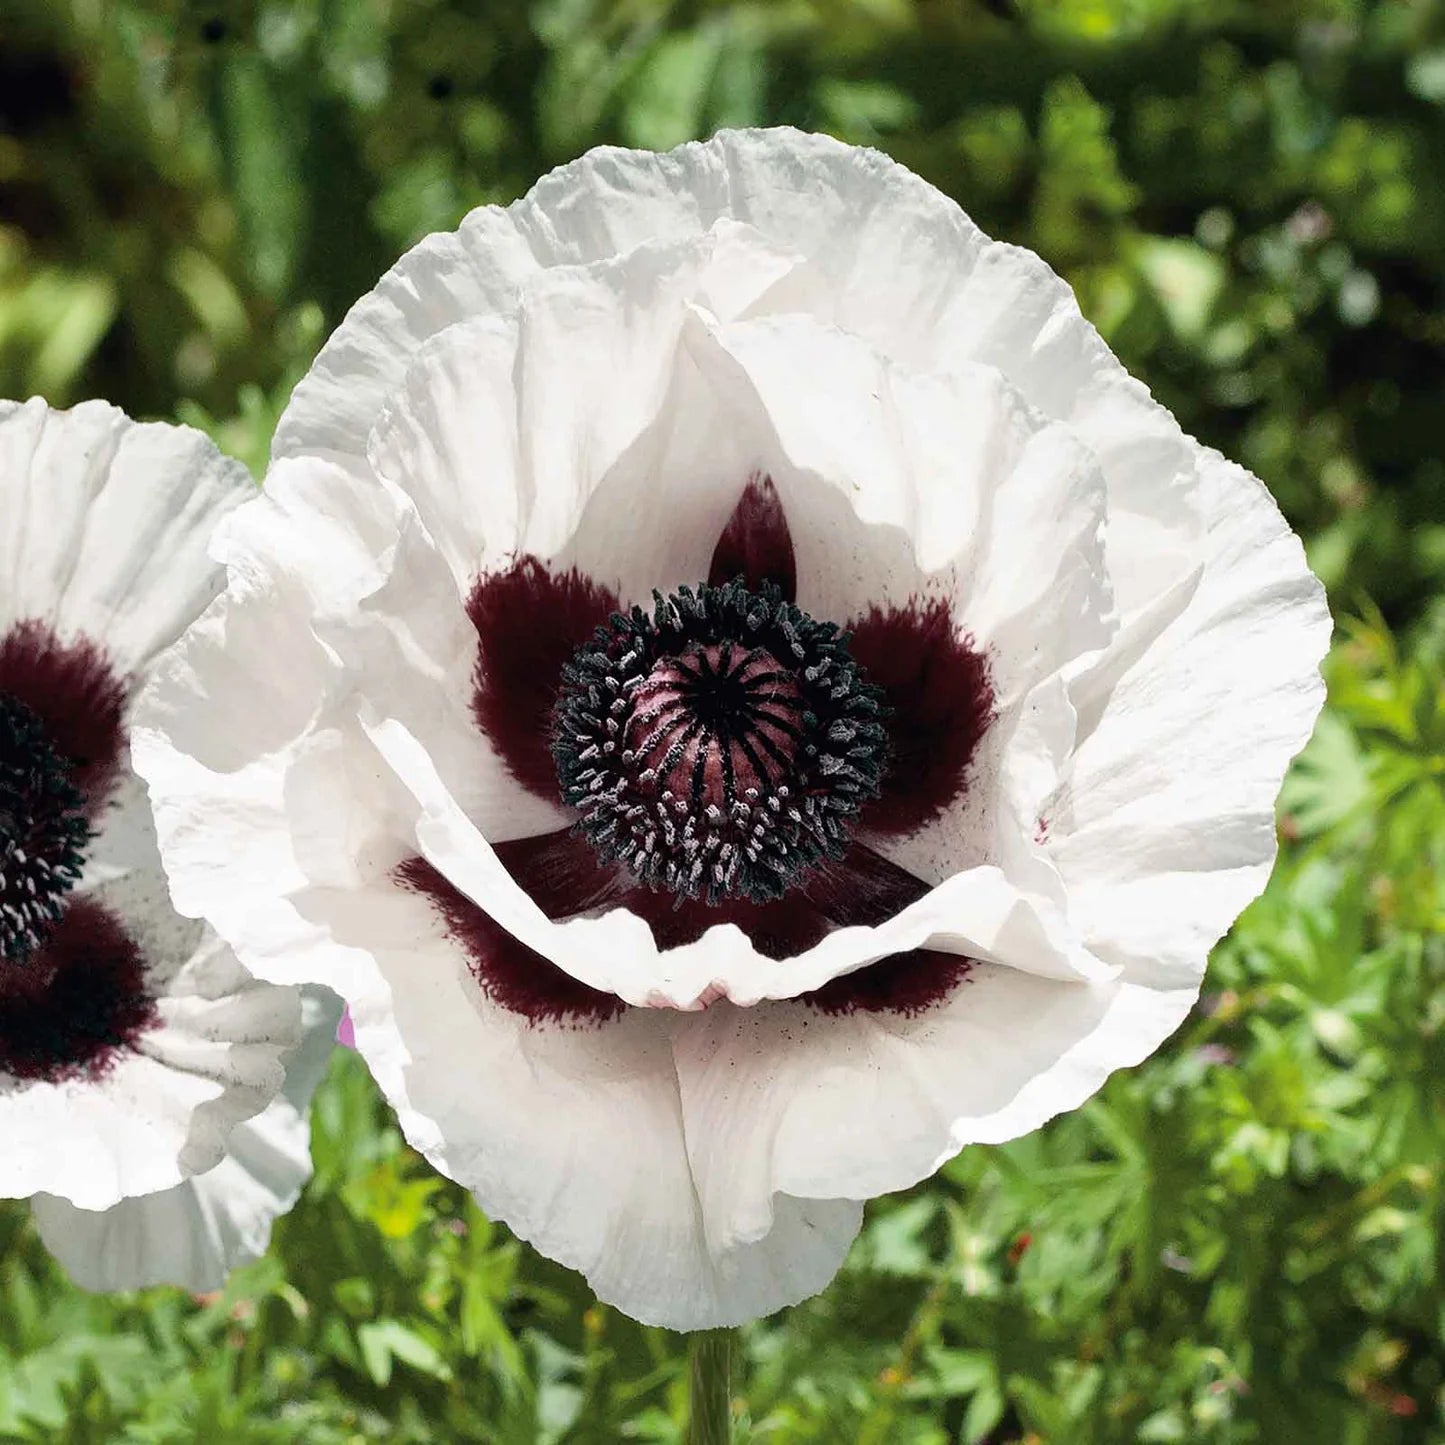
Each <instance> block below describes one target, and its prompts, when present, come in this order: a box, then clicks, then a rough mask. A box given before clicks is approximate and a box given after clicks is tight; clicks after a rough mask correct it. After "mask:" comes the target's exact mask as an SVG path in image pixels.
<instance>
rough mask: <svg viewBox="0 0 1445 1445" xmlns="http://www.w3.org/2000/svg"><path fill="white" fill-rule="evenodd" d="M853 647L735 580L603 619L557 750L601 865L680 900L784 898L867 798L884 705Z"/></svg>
mask: <svg viewBox="0 0 1445 1445" xmlns="http://www.w3.org/2000/svg"><path fill="white" fill-rule="evenodd" d="M847 643H848V639H847V636H846V634H844V633H841V632H840V631H839V630H838V628H837V627H836V626H834V625H833V624H832V623H830V622H819V621H816V620H815V619H814V618H812V617H809V616H808V614H807V613H805V612H802V611H800V610H799V609H798V608H797V607H796V606H794V605H793V604H792V603H791V602H787V601H785V600H784V599H783V597H782V594H781V592H780V591H779V589H778V588H776V587H773V586H764V587H762V588H760V589H758V590H750V589H749V588H748V587H746V586H745V585H744V584H743V582H742V581H741V580H738V581H734V582H729V583H726V584H725V585H722V586H711V585H701V586H699V587H698V588H696V589H695V590H694V589H692V588H688V587H682V588H679V589H678V590H677V591H676V592H674V593H671V594H670V595H668V596H666V597H663V596H661V595H660V594H654V607H653V609H652V612H651V613H650V614H649V613H647V612H644V611H643V609H642V608H640V607H634V608H633V609H632V612H631V613H630V614H629V615H625V616H624V615H623V614H621V613H617V614H614V616H613V617H612V620H611V622H610V623H609V624H607V625H605V626H603V627H600V628H598V630H597V632H596V633H595V635H594V636H593V638H592V640H591V641H590V642H588V643H587V644H585V645H584V646H583V647H581V648H580V649H579V650H578V652H577V654H576V655H575V656H574V657H573V659H572V661H571V662H570V663H569V664H568V665H567V667H566V668H565V669H564V670H563V673H562V688H561V691H560V693H559V695H558V699H557V705H556V709H555V711H554V714H553V737H552V754H553V757H554V759H555V761H556V764H557V776H558V780H559V782H560V785H561V791H562V796H563V799H564V800H565V801H566V802H567V803H569V804H570V805H571V806H572V807H574V808H576V809H577V811H578V813H579V815H580V818H579V827H580V829H581V831H582V832H583V834H584V835H585V836H586V838H587V839H588V841H589V842H590V843H591V844H592V847H593V848H594V850H595V851H596V852H597V854H598V856H599V858H601V859H603V860H604V861H612V860H616V861H618V862H620V863H622V864H623V865H624V866H625V867H626V868H627V869H628V870H629V871H630V872H631V873H632V874H634V875H635V876H636V877H637V878H638V879H639V880H640V881H641V882H643V883H645V884H647V885H648V886H649V887H651V888H655V889H659V890H666V891H668V892H671V893H674V894H676V895H677V896H678V897H679V898H703V899H705V900H706V901H707V902H709V903H716V902H719V901H720V900H722V899H724V898H730V897H734V898H735V897H744V898H749V899H752V900H754V901H756V902H765V901H767V900H769V899H773V898H778V897H781V896H782V895H783V894H784V893H785V892H786V891H787V890H788V889H789V888H790V887H791V886H792V885H793V884H794V883H796V882H797V881H799V880H800V879H801V877H802V876H803V875H804V874H805V872H806V871H807V870H808V869H809V868H811V867H812V866H813V865H814V864H816V863H818V862H819V861H821V860H822V859H824V858H838V857H841V856H842V854H843V851H844V849H845V847H846V845H847V842H848V833H849V825H850V824H851V822H852V820H853V819H854V818H855V817H856V815H857V814H858V812H859V810H860V809H861V808H862V807H863V805H864V804H865V803H867V802H868V801H869V800H870V799H872V798H874V797H876V796H877V795H878V785H879V780H880V778H881V777H882V775H883V771H884V768H885V765H886V763H887V756H888V735H887V731H886V729H885V727H884V722H885V719H886V716H887V712H888V709H887V707H886V705H885V704H884V702H883V697H882V693H881V692H880V691H879V689H878V688H876V687H874V686H872V685H871V684H870V683H869V682H867V681H866V680H865V679H864V677H863V674H862V672H861V670H860V669H859V667H858V665H857V663H856V662H854V660H853V658H852V656H851V655H850V654H849V651H848V645H847Z"/></svg>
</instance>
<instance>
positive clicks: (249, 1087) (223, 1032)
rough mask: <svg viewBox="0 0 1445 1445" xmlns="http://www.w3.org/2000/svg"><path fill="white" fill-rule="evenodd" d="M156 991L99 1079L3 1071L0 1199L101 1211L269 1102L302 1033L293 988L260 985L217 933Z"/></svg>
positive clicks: (168, 1172) (146, 1190) (216, 1150)
mask: <svg viewBox="0 0 1445 1445" xmlns="http://www.w3.org/2000/svg"><path fill="white" fill-rule="evenodd" d="M160 983H161V987H162V989H163V992H162V993H161V995H160V997H159V998H158V1000H157V1004H158V1008H159V1012H160V1020H159V1022H158V1023H157V1024H156V1025H155V1026H154V1027H152V1028H151V1029H149V1030H148V1031H147V1032H146V1033H144V1034H143V1035H142V1036H141V1038H140V1039H139V1041H138V1044H137V1047H136V1048H135V1050H133V1051H126V1052H124V1053H122V1054H121V1055H119V1056H118V1058H117V1059H116V1060H115V1062H114V1064H113V1065H112V1067H111V1068H110V1069H109V1071H108V1072H107V1073H105V1074H104V1075H103V1076H102V1077H100V1078H99V1079H95V1080H88V1079H82V1080H77V1081H72V1082H69V1083H61V1084H46V1083H34V1082H28V1083H27V1082H20V1081H17V1080H14V1079H11V1078H9V1077H7V1076H4V1075H0V1134H3V1136H4V1139H5V1150H4V1153H3V1156H0V1195H3V1196H5V1197H8V1198H17V1199H18V1198H26V1197H28V1196H30V1195H32V1194H37V1193H41V1192H44V1193H50V1194H57V1195H60V1196H62V1197H64V1198H66V1199H69V1200H70V1201H71V1202H72V1203H74V1204H77V1205H79V1206H80V1207H81V1208H84V1209H107V1208H109V1207H110V1206H111V1205H112V1204H115V1203H117V1202H118V1201H119V1200H121V1199H126V1198H129V1197H130V1196H132V1195H136V1194H150V1193H154V1192H155V1191H156V1190H159V1189H169V1188H170V1187H171V1186H173V1185H175V1184H177V1183H179V1182H180V1181H181V1180H182V1179H185V1178H186V1177H187V1176H189V1175H191V1174H196V1173H203V1172H204V1171H205V1170H207V1169H210V1168H213V1167H214V1166H215V1164H216V1163H217V1162H218V1161H219V1160H220V1159H221V1157H222V1155H223V1154H224V1152H225V1145H226V1139H227V1136H228V1135H229V1134H230V1133H231V1131H232V1130H233V1129H234V1128H235V1127H236V1125H237V1124H239V1123H241V1122H242V1121H243V1120H245V1119H248V1118H250V1117H252V1116H254V1115H255V1114H257V1113H259V1112H260V1111H261V1110H262V1109H264V1108H265V1107H266V1106H267V1105H268V1104H269V1102H270V1101H271V1100H272V1099H273V1098H274V1097H275V1096H276V1093H277V1092H278V1090H279V1089H280V1087H281V1085H282V1082H283V1080H284V1072H283V1069H282V1064H281V1056H282V1054H283V1053H284V1052H285V1050H286V1049H287V1048H289V1047H291V1046H293V1045H294V1043H295V1040H296V1038H297V1035H298V1033H299V1029H300V1016H299V1005H298V1003H297V1000H296V997H295V994H294V993H293V992H292V991H291V990H289V989H284V988H277V987H275V986H274V985H270V984H261V983H258V982H256V981H255V980H254V979H253V978H252V977H251V976H250V975H249V974H248V973H247V972H246V971H245V970H244V969H243V968H242V967H241V966H240V964H238V963H237V962H236V960H235V957H234V955H232V953H231V952H230V950H229V949H227V948H226V947H225V946H224V945H223V944H221V943H220V942H219V940H217V939H215V938H214V937H208V939H207V940H206V941H205V942H203V943H202V944H201V946H200V947H199V948H198V949H197V950H196V952H195V953H194V954H193V955H192V956H191V957H190V958H188V959H187V960H186V961H185V962H184V963H183V964H182V965H181V966H180V967H179V968H178V969H173V970H171V971H170V972H169V973H168V975H167V976H165V977H164V978H163V979H161V980H160Z"/></svg>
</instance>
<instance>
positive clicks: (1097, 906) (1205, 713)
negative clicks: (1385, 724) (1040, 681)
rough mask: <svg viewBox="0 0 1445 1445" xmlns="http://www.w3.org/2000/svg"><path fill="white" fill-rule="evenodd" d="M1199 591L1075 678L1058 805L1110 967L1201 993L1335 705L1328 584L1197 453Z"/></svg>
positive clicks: (1261, 506)
mask: <svg viewBox="0 0 1445 1445" xmlns="http://www.w3.org/2000/svg"><path fill="white" fill-rule="evenodd" d="M1200 471H1201V476H1202V480H1203V495H1204V500H1205V512H1206V515H1207V516H1208V517H1209V519H1210V525H1209V532H1208V535H1207V538H1206V542H1205V546H1204V548H1203V549H1202V553H1201V559H1202V563H1203V570H1202V577H1201V580H1200V582H1199V584H1198V589H1197V591H1195V593H1194V595H1193V596H1192V597H1191V599H1190V601H1189V603H1188V605H1187V606H1186V607H1185V609H1184V610H1183V612H1182V613H1181V614H1180V615H1179V617H1178V618H1177V619H1176V620H1175V621H1174V622H1173V623H1171V624H1170V625H1169V626H1167V627H1166V628H1165V629H1164V630H1163V632H1162V633H1161V634H1160V635H1159V637H1158V639H1157V641H1155V642H1154V643H1153V645H1152V646H1150V647H1148V648H1147V649H1146V650H1144V651H1143V652H1142V654H1141V655H1139V656H1138V657H1137V658H1133V659H1130V660H1129V661H1130V665H1128V666H1127V667H1126V668H1125V669H1124V670H1123V671H1122V673H1120V672H1119V669H1118V668H1117V667H1116V666H1115V665H1114V661H1113V659H1112V658H1111V657H1110V656H1109V654H1107V653H1106V654H1105V655H1104V656H1103V657H1101V658H1100V659H1099V660H1098V662H1097V664H1096V666H1095V669H1094V670H1093V672H1092V673H1086V674H1085V675H1084V676H1083V677H1082V678H1080V679H1079V680H1078V681H1077V682H1076V683H1075V684H1074V689H1075V691H1076V693H1077V695H1078V697H1079V700H1080V706H1081V708H1083V709H1085V710H1087V712H1088V714H1089V715H1090V717H1091V718H1093V719H1094V721H1093V723H1092V726H1091V729H1090V731H1089V732H1088V734H1087V736H1085V737H1084V738H1083V739H1082V740H1081V742H1080V744H1079V747H1078V750H1077V752H1076V753H1075V754H1074V757H1073V758H1072V760H1071V763H1070V766H1069V771H1068V776H1067V779H1066V782H1065V786H1064V789H1063V791H1062V792H1061V794H1060V796H1059V798H1058V800H1057V802H1056V804H1055V805H1054V806H1053V807H1052V808H1051V810H1050V816H1051V818H1052V820H1053V822H1052V825H1051V830H1050V845H1049V852H1050V855H1051V856H1052V858H1053V860H1054V862H1055V863H1056V865H1057V866H1058V868H1059V871H1060V874H1061V876H1062V877H1063V879H1064V881H1065V885H1066V886H1067V888H1068V891H1069V899H1070V910H1071V913H1072V915H1073V916H1074V917H1075V918H1077V919H1078V921H1079V926H1080V928H1081V929H1082V930H1083V931H1084V933H1085V935H1086V936H1087V937H1089V938H1091V939H1092V940H1094V942H1095V946H1096V947H1097V949H1098V951H1099V953H1100V954H1101V956H1103V957H1106V958H1108V959H1110V960H1112V961H1115V962H1118V963H1121V964H1123V965H1124V966H1125V967H1126V970H1127V971H1128V973H1129V974H1130V976H1133V977H1138V978H1140V979H1141V980H1144V979H1147V980H1149V981H1157V983H1158V986H1159V987H1171V986H1182V985H1183V984H1185V983H1186V982H1187V981H1191V980H1192V981H1194V982H1195V983H1196V984H1197V981H1198V979H1199V977H1200V976H1201V975H1202V973H1203V970H1204V962H1205V958H1206V956H1207V954H1208V951H1209V949H1210V948H1211V947H1212V946H1213V945H1214V943H1215V942H1216V941H1217V940H1218V939H1219V937H1220V936H1221V935H1222V934H1223V933H1224V931H1225V930H1226V929H1227V928H1228V927H1229V925H1230V924H1231V923H1232V922H1233V921H1234V919H1235V917H1236V916H1237V915H1238V913H1239V912H1240V911H1241V909H1243V908H1244V906H1245V905H1246V904H1247V903H1248V902H1249V901H1250V900H1251V899H1252V898H1254V897H1255V896H1256V894H1258V893H1259V891H1260V890H1261V889H1262V888H1263V887H1264V884H1265V881H1266V879H1267V878H1268V877H1269V870H1270V868H1271V866H1272V865H1273V862H1274V855H1275V849H1276V837H1275V828H1274V803H1275V798H1276V796H1277V794H1278V792H1279V786H1280V782H1281V780H1282V779H1283V777H1284V772H1285V768H1286V767H1287V766H1288V764H1289V761H1290V759H1291V758H1292V757H1293V756H1294V755H1295V754H1296V753H1297V752H1298V751H1299V750H1300V749H1301V748H1302V747H1303V746H1304V744H1305V742H1306V741H1307V740H1308V738H1309V735H1310V731H1311V729H1312V728H1313V726H1314V721H1315V718H1316V716H1317V715H1318V713H1319V710H1320V706H1321V704H1322V703H1323V701H1324V684H1323V683H1322V682H1321V680H1320V675H1319V663H1320V660H1321V658H1322V657H1323V656H1324V654H1325V651H1326V650H1327V648H1328V646H1329V639H1330V630H1331V622H1330V615H1329V611H1328V609H1327V607H1326V605H1325V598H1324V590H1323V588H1322V587H1321V586H1320V584H1319V582H1318V581H1317V580H1316V579H1315V578H1314V576H1313V575H1312V574H1311V573H1310V571H1309V569H1308V567H1307V566H1306V565H1305V558H1304V549H1303V547H1301V545H1300V542H1299V539H1298V538H1297V537H1296V536H1295V535H1294V533H1293V532H1291V531H1290V529H1289V527H1288V525H1287V524H1286V523H1285V521H1284V518H1283V517H1282V516H1281V515H1280V512H1279V508H1278V507H1277V506H1276V505H1275V503H1274V501H1273V500H1272V498H1271V497H1270V495H1269V493H1268V492H1267V491H1266V490H1265V488H1264V487H1263V486H1262V485H1261V484H1260V482H1259V481H1258V480H1257V479H1256V478H1254V477H1252V476H1251V475H1250V474H1249V473H1248V472H1246V471H1245V470H1244V469H1243V468H1241V467H1238V466H1235V465H1234V464H1233V463H1232V462H1228V461H1226V460H1225V459H1224V458H1223V457H1221V456H1220V455H1219V454H1218V453H1216V452H1207V451H1206V452H1203V453H1202V458H1201V468H1200Z"/></svg>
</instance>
